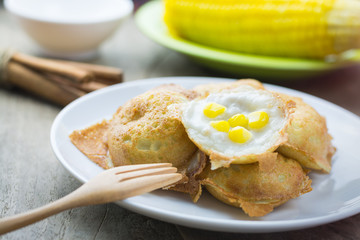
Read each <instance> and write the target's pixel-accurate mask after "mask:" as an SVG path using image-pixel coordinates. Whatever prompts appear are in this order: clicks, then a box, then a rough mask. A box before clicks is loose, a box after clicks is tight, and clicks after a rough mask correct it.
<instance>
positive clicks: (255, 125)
mask: <svg viewBox="0 0 360 240" xmlns="http://www.w3.org/2000/svg"><path fill="white" fill-rule="evenodd" d="M248 119H249V123H248V125H249V128H252V129H260V128H263V127H265V126H266V124H267V123H268V122H269V114H267V113H266V112H263V111H257V112H252V113H250V114H249V115H248Z"/></svg>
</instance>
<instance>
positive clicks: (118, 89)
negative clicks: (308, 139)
mask: <svg viewBox="0 0 360 240" xmlns="http://www.w3.org/2000/svg"><path fill="white" fill-rule="evenodd" d="M225 80H229V79H217V78H198V77H169V78H158V79H146V80H142V81H134V82H130V83H123V84H119V85H114V86H111V87H107V88H104V89H102V90H98V91H95V92H93V93H90V94H88V95H86V96H84V97H81V98H79V99H77V100H75V101H74V102H72V103H71V104H69V105H68V106H67V107H65V108H64V109H63V110H62V111H61V112H60V113H59V115H58V116H57V117H56V119H55V121H54V123H53V126H52V129H51V145H52V147H53V150H54V152H55V154H56V156H57V157H58V159H59V160H60V162H61V163H62V164H63V165H64V166H65V168H66V169H67V170H69V171H70V173H71V174H72V175H74V176H75V177H76V178H77V179H79V180H80V181H82V182H86V181H88V180H89V179H90V178H92V177H93V176H95V175H96V174H97V173H99V172H100V171H102V169H101V168H100V167H98V166H97V165H96V164H94V163H92V162H91V161H90V160H88V159H87V158H86V157H85V156H84V155H83V154H82V153H81V152H80V151H78V150H77V148H76V147H75V146H74V145H73V144H72V143H71V142H70V140H69V138H68V135H69V134H70V133H71V132H72V131H73V130H76V129H82V128H85V127H87V126H89V125H91V124H94V123H96V122H98V121H101V120H102V119H104V118H107V119H108V118H111V116H112V114H113V113H114V112H115V110H116V109H117V108H118V107H119V106H120V105H122V104H124V103H125V102H126V101H127V100H129V99H130V98H132V97H134V96H136V95H138V94H141V93H143V92H145V91H146V90H148V89H151V88H153V87H155V86H158V85H160V84H163V83H170V82H172V83H176V84H180V85H182V86H184V87H186V88H191V87H193V86H195V85H198V84H203V83H208V82H216V81H222V82H223V81H225ZM266 87H267V88H268V89H272V90H276V91H279V92H283V93H287V94H290V95H294V96H299V97H302V98H303V99H304V100H305V101H306V102H307V103H309V104H311V105H312V106H313V107H314V108H315V109H316V110H318V111H319V112H320V114H322V115H323V116H325V117H326V119H327V123H328V128H329V131H330V133H331V135H332V136H333V137H334V140H333V144H334V145H335V146H336V148H337V152H336V154H335V156H334V158H333V169H332V171H331V173H330V174H329V175H327V174H321V173H316V172H312V173H310V177H311V179H312V180H313V184H312V187H313V191H312V192H310V193H307V194H305V195H303V196H301V197H299V198H297V199H293V200H290V201H289V202H287V203H286V204H284V205H282V206H280V207H278V208H276V209H275V210H274V211H273V212H272V213H270V214H268V215H267V216H265V217H261V218H250V217H248V216H246V215H245V214H244V213H243V212H242V210H241V209H238V208H234V207H230V206H227V205H225V204H223V203H221V202H219V201H217V200H216V199H215V198H213V197H212V196H210V195H209V194H207V193H205V194H203V196H202V197H201V198H200V200H199V202H198V203H197V204H194V203H192V201H191V200H190V198H189V197H188V196H187V195H185V194H181V193H177V192H171V191H160V190H159V191H155V192H152V193H148V194H144V195H141V196H137V197H133V198H129V199H126V200H124V201H120V202H117V204H119V205H120V206H122V207H124V208H127V209H130V210H132V211H134V212H138V213H140V214H144V215H147V216H150V217H153V218H156V219H160V220H163V221H167V222H171V223H175V224H180V225H184V226H188V227H193V228H200V229H207V230H214V231H227V232H258V233H260V232H277V231H288V230H296V229H302V228H307V227H313V226H317V225H321V224H325V223H329V222H333V221H337V220H340V219H343V218H346V217H349V216H352V215H355V214H357V213H359V212H360V188H359V187H358V186H360V175H359V173H358V172H359V169H360V161H359V156H360V148H359V147H358V143H359V142H360V118H359V117H357V116H356V115H354V114H352V113H350V112H348V111H347V110H344V109H342V108H341V107H338V106H336V105H334V104H332V103H329V102H327V101H325V100H322V99H319V98H317V97H314V96H311V95H308V94H305V93H301V92H298V91H295V90H290V89H286V88H283V87H278V86H274V85H268V84H267V85H266Z"/></svg>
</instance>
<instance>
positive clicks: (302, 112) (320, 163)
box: [277, 94, 335, 173]
mask: <svg viewBox="0 0 360 240" xmlns="http://www.w3.org/2000/svg"><path fill="white" fill-rule="evenodd" d="M281 97H282V98H283V99H285V100H289V99H291V100H292V101H294V102H295V103H296V104H295V109H294V112H293V113H292V114H291V116H290V124H288V125H287V126H286V130H285V132H286V133H287V135H288V141H287V142H286V143H284V144H282V145H280V147H279V148H278V150H277V151H278V152H280V153H282V154H283V155H285V156H287V157H290V158H293V159H296V160H297V161H298V162H299V163H300V164H301V165H302V166H304V167H306V168H310V169H315V170H322V171H324V172H326V173H329V172H330V170H331V158H332V156H333V155H334V153H335V148H334V146H333V145H332V144H331V139H332V137H331V136H330V134H329V133H328V129H327V126H326V120H325V118H324V117H322V116H321V115H320V114H319V113H318V112H316V111H315V109H314V108H312V107H311V106H310V105H308V104H306V103H305V102H304V101H303V100H302V99H300V98H297V97H291V96H288V95H285V94H281Z"/></svg>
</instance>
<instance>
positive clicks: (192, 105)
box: [182, 86, 286, 158]
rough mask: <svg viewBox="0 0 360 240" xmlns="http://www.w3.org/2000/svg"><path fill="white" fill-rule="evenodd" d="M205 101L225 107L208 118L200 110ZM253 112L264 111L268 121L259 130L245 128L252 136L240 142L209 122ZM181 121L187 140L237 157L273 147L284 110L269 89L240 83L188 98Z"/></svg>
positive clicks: (207, 149)
mask: <svg viewBox="0 0 360 240" xmlns="http://www.w3.org/2000/svg"><path fill="white" fill-rule="evenodd" d="M208 103H217V104H221V105H223V106H225V107H226V111H225V112H224V113H223V114H220V115H219V116H217V117H216V118H208V117H206V116H205V115H204V112H203V111H204V108H205V107H206V105H207V104H208ZM255 111H264V112H266V113H267V114H268V115H269V122H268V123H267V124H266V126H265V127H263V128H261V129H259V130H253V129H249V128H247V129H248V130H249V131H250V132H251V134H252V137H251V139H250V140H249V141H247V142H245V143H242V144H241V143H236V142H233V141H231V140H230V139H229V137H228V133H227V132H220V131H217V130H216V129H214V128H213V127H212V126H211V125H210V122H211V121H217V120H226V121H227V120H228V119H229V118H230V117H232V116H234V115H235V114H239V113H240V114H244V115H245V116H246V115H248V114H249V113H251V112H255ZM182 122H183V124H184V126H185V129H186V131H187V133H188V135H189V137H190V139H191V140H192V141H193V142H194V143H195V144H196V145H197V146H198V147H199V148H200V149H201V150H203V151H204V152H205V153H209V152H215V153H217V154H220V155H223V156H225V157H228V158H232V157H235V158H238V157H241V156H243V155H248V154H261V153H264V152H266V151H267V150H268V149H270V148H271V147H272V146H274V145H275V144H276V143H277V142H278V140H279V138H280V136H281V134H282V133H281V130H282V129H283V128H284V126H285V124H286V112H285V111H284V104H283V102H282V101H281V100H280V99H279V98H277V97H276V96H274V95H273V94H272V93H271V92H269V91H266V90H258V89H255V88H253V87H250V86H241V87H239V88H236V89H233V90H226V91H222V92H218V93H213V94H210V95H209V96H208V97H207V98H204V99H199V100H193V101H190V102H189V103H187V104H186V105H184V108H183V113H182Z"/></svg>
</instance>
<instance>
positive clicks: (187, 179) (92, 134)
mask: <svg viewBox="0 0 360 240" xmlns="http://www.w3.org/2000/svg"><path fill="white" fill-rule="evenodd" d="M196 96H197V94H196V93H195V92H194V91H191V90H186V89H184V88H182V87H180V86H176V85H173V84H169V85H163V86H160V87H158V88H155V89H152V90H150V91H148V92H145V93H144V94H141V95H139V96H136V97H134V98H132V99H130V100H129V101H128V102H126V103H125V104H124V105H123V106H121V107H119V109H118V110H117V111H116V113H115V114H114V115H113V118H112V119H111V120H104V121H103V122H101V123H98V124H95V125H93V126H90V127H88V128H86V129H82V130H76V131H74V132H72V133H71V134H70V139H71V141H72V142H73V143H74V145H75V146H77V147H78V148H79V150H80V151H82V152H83V153H84V154H85V155H86V156H87V157H88V158H90V159H91V160H92V161H93V162H95V163H97V164H98V165H100V166H101V167H103V168H105V169H107V168H111V167H114V166H115V167H116V166H122V165H130V164H140V163H160V162H169V163H172V165H173V166H174V167H177V168H178V170H179V171H180V172H181V173H182V174H183V176H184V177H183V179H182V180H181V182H180V183H178V184H177V185H176V186H173V187H171V189H173V190H178V191H182V192H186V193H189V194H190V195H191V196H192V198H193V200H194V201H197V199H198V197H199V191H200V190H199V189H200V184H199V181H196V180H195V177H196V176H197V175H198V174H199V172H201V171H202V169H203V167H204V166H205V164H204V163H203V162H201V161H199V160H198V157H197V154H196V152H197V147H196V146H195V145H194V143H192V142H191V140H190V139H189V138H188V137H187V134H186V132H185V129H184V127H183V125H182V123H181V117H180V114H181V111H180V107H181V106H182V105H181V104H183V103H185V102H188V101H189V100H190V99H193V98H194V97H196ZM193 159H195V160H193Z"/></svg>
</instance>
